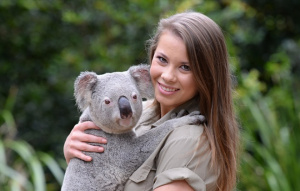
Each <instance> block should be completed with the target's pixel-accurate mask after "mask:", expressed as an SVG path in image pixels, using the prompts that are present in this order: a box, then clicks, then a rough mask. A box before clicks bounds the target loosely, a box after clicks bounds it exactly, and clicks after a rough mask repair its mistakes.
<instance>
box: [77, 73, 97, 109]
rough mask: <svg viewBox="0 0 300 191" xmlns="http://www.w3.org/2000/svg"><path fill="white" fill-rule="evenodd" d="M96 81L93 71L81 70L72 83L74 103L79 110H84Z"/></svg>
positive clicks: (89, 100)
mask: <svg viewBox="0 0 300 191" xmlns="http://www.w3.org/2000/svg"><path fill="white" fill-rule="evenodd" d="M96 83H97V74H96V73H95V72H81V73H80V75H79V76H78V77H77V78H76V80H75V83H74V96H75V99H76V104H77V105H78V107H79V109H80V110H81V111H84V110H85V109H86V108H87V107H88V104H89V103H90V102H91V98H92V91H93V89H94V88H95V85H96Z"/></svg>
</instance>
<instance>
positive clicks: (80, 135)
mask: <svg viewBox="0 0 300 191" xmlns="http://www.w3.org/2000/svg"><path fill="white" fill-rule="evenodd" d="M87 129H99V127H97V126H96V125H95V124H94V123H93V122H90V121H86V122H83V123H79V124H77V125H75V126H74V128H73V130H72V131H71V133H70V138H71V139H72V140H75V141H82V142H88V143H100V144H106V143H107V140H106V139H105V137H98V136H95V135H90V134H87V133H85V132H84V131H85V130H87Z"/></svg>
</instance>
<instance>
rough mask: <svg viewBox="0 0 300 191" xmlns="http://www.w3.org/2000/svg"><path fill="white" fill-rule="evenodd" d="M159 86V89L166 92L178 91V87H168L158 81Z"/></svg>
mask: <svg viewBox="0 0 300 191" xmlns="http://www.w3.org/2000/svg"><path fill="white" fill-rule="evenodd" d="M158 84H159V86H160V87H161V89H163V90H164V91H166V92H176V91H178V90H179V89H176V88H168V87H165V86H163V85H162V84H161V83H158Z"/></svg>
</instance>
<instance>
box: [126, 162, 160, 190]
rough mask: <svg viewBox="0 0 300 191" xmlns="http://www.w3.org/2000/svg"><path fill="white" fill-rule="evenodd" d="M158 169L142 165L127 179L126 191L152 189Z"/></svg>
mask: <svg viewBox="0 0 300 191" xmlns="http://www.w3.org/2000/svg"><path fill="white" fill-rule="evenodd" d="M155 174H156V169H155V168H154V167H149V166H141V168H139V169H138V170H136V171H135V172H134V173H133V174H132V175H131V176H130V177H129V180H128V181H127V183H126V185H125V189H124V191H150V190H151V191H152V190H153V180H154V177H155Z"/></svg>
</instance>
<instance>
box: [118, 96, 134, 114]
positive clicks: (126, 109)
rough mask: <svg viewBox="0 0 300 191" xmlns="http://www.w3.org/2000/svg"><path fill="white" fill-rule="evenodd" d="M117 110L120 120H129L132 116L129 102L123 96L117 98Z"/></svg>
mask: <svg viewBox="0 0 300 191" xmlns="http://www.w3.org/2000/svg"><path fill="white" fill-rule="evenodd" d="M119 109H120V116H121V118H122V119H126V118H130V117H131V116H132V110H131V106H130V103H129V100H128V99H127V98H126V97H124V96H122V97H120V98H119Z"/></svg>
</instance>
